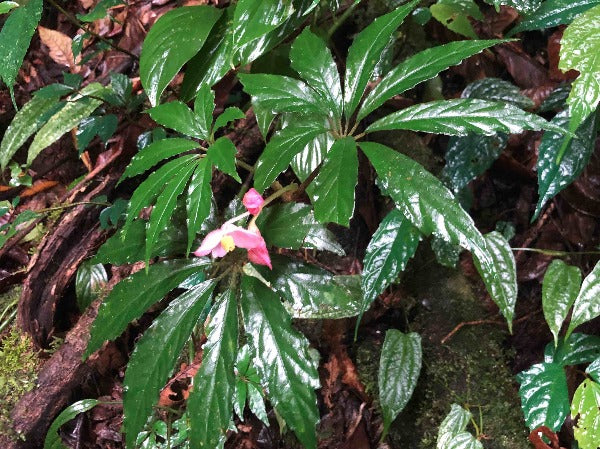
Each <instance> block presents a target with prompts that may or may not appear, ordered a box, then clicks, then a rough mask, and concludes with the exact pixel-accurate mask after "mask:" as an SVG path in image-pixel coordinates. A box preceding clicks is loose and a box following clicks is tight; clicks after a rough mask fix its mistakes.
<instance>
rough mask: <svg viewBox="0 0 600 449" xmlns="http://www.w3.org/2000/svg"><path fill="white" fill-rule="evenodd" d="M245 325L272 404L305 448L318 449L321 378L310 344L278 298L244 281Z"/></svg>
mask: <svg viewBox="0 0 600 449" xmlns="http://www.w3.org/2000/svg"><path fill="white" fill-rule="evenodd" d="M241 290H242V310H243V314H244V325H245V327H246V332H247V335H248V336H249V337H250V338H251V344H252V346H253V347H254V348H255V353H256V366H257V368H258V372H259V373H260V376H261V381H262V384H263V385H264V386H265V387H266V389H267V391H268V392H269V400H270V402H271V404H273V406H274V407H275V409H276V410H277V412H278V414H279V415H280V416H281V417H282V418H283V419H284V420H285V422H286V424H287V425H288V426H289V428H290V429H292V431H293V432H294V433H295V434H296V436H297V437H298V439H299V440H300V442H301V443H302V444H303V445H304V447H306V448H307V449H316V447H317V439H316V430H315V427H316V424H317V422H318V420H319V411H318V409H317V398H316V395H315V391H314V389H315V388H319V387H320V384H319V375H318V372H317V367H316V364H315V362H314V361H313V360H312V359H311V357H310V355H309V353H308V341H307V340H306V338H305V337H304V336H303V335H302V334H300V333H299V332H298V331H297V330H295V329H294V328H293V327H292V326H291V323H290V317H289V315H288V314H287V312H286V311H285V309H284V307H283V305H282V304H281V302H280V300H279V297H278V296H277V295H276V294H275V293H274V292H273V291H272V290H270V289H269V288H268V287H266V286H265V285H264V284H262V283H261V282H260V281H259V280H258V279H255V278H252V277H248V276H244V277H243V278H242V285H241Z"/></svg>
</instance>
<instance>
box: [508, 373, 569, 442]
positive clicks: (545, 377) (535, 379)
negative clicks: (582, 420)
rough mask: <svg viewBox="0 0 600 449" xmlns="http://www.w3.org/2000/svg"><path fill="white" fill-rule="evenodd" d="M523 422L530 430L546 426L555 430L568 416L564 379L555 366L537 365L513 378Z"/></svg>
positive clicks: (567, 392) (567, 394)
mask: <svg viewBox="0 0 600 449" xmlns="http://www.w3.org/2000/svg"><path fill="white" fill-rule="evenodd" d="M517 380H518V381H519V382H520V383H521V387H520V388H519V396H521V408H522V410H523V415H524V416H525V423H526V424H527V427H529V429H530V430H533V429H537V428H538V427H540V426H546V427H548V428H550V429H551V430H553V431H555V432H556V431H558V429H560V427H561V426H562V425H563V423H564V422H565V418H566V417H567V415H568V414H569V391H568V388H567V376H566V375H565V370H564V369H563V367H562V366H560V365H558V364H556V363H538V364H536V365H533V366H532V367H531V368H529V369H528V370H525V371H522V372H520V373H519V375H518V376H517Z"/></svg>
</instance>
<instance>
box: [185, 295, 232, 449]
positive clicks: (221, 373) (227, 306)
mask: <svg viewBox="0 0 600 449" xmlns="http://www.w3.org/2000/svg"><path fill="white" fill-rule="evenodd" d="M237 310H238V306H237V298H236V293H234V292H232V291H231V290H228V291H226V292H225V293H224V294H223V295H222V296H221V297H220V298H218V299H217V300H216V303H215V305H214V306H213V309H212V310H211V313H210V322H209V324H208V326H207V330H206V335H207V340H206V343H205V344H204V346H203V347H202V351H203V353H202V364H201V365H200V369H199V370H198V373H197V374H196V376H195V377H194V388H193V390H192V392H191V394H190V398H189V400H188V414H189V417H190V422H191V429H190V447H191V448H192V449H194V448H207V449H208V448H213V447H217V446H218V445H219V442H220V440H221V439H222V438H223V436H224V435H225V434H226V432H227V428H228V426H229V422H230V421H231V419H232V415H233V394H234V391H235V381H236V379H235V372H234V367H235V362H236V359H237V349H238V313H237Z"/></svg>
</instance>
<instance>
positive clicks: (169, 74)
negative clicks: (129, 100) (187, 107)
mask: <svg viewBox="0 0 600 449" xmlns="http://www.w3.org/2000/svg"><path fill="white" fill-rule="evenodd" d="M221 14H222V10H220V9H217V8H214V7H212V6H184V7H179V8H175V9H172V10H171V11H168V12H167V13H165V14H163V15H162V16H161V17H160V18H159V19H158V20H157V21H156V23H155V24H154V25H153V26H152V28H150V31H149V32H148V34H147V36H146V38H145V39H144V45H143V47H142V54H141V56H140V80H141V82H142V86H144V90H145V91H146V93H147V94H148V99H149V100H150V104H151V105H152V106H156V105H157V104H158V102H159V98H160V95H161V94H162V92H163V91H164V90H165V88H166V87H167V85H168V84H169V83H170V82H171V81H172V80H173V78H174V77H175V75H177V73H178V72H179V70H180V69H181V68H182V67H183V65H184V64H185V63H186V62H188V61H189V60H190V59H191V58H192V57H193V56H194V55H195V54H196V53H198V51H199V50H200V49H201V48H202V46H203V45H204V43H205V42H206V40H207V38H208V36H209V35H210V31H211V29H212V27H213V26H214V24H215V23H216V22H217V20H218V19H219V17H220V16H221ZM199 24H202V26H198V25H199Z"/></svg>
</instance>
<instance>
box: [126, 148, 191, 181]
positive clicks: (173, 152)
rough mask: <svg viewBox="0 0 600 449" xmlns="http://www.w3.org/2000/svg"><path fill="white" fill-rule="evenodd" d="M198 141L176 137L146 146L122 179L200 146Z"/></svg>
mask: <svg viewBox="0 0 600 449" xmlns="http://www.w3.org/2000/svg"><path fill="white" fill-rule="evenodd" d="M198 146H199V145H198V142H194V141H193V140H188V139H182V138H178V137H174V138H171V139H161V140H157V141H156V142H152V143H151V144H150V145H147V146H145V147H144V148H142V149H141V150H140V152H139V153H138V154H136V155H135V156H133V158H132V159H131V162H130V163H129V165H128V166H127V168H126V169H125V172H124V173H123V176H121V181H122V180H124V179H127V178H131V177H132V176H137V175H140V174H142V173H144V172H145V171H146V170H149V169H151V168H152V167H154V166H155V165H156V164H158V163H159V162H160V161H162V160H164V159H168V158H170V157H173V156H177V155H178V154H181V153H184V152H186V151H191V150H194V149H196V148H198Z"/></svg>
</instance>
